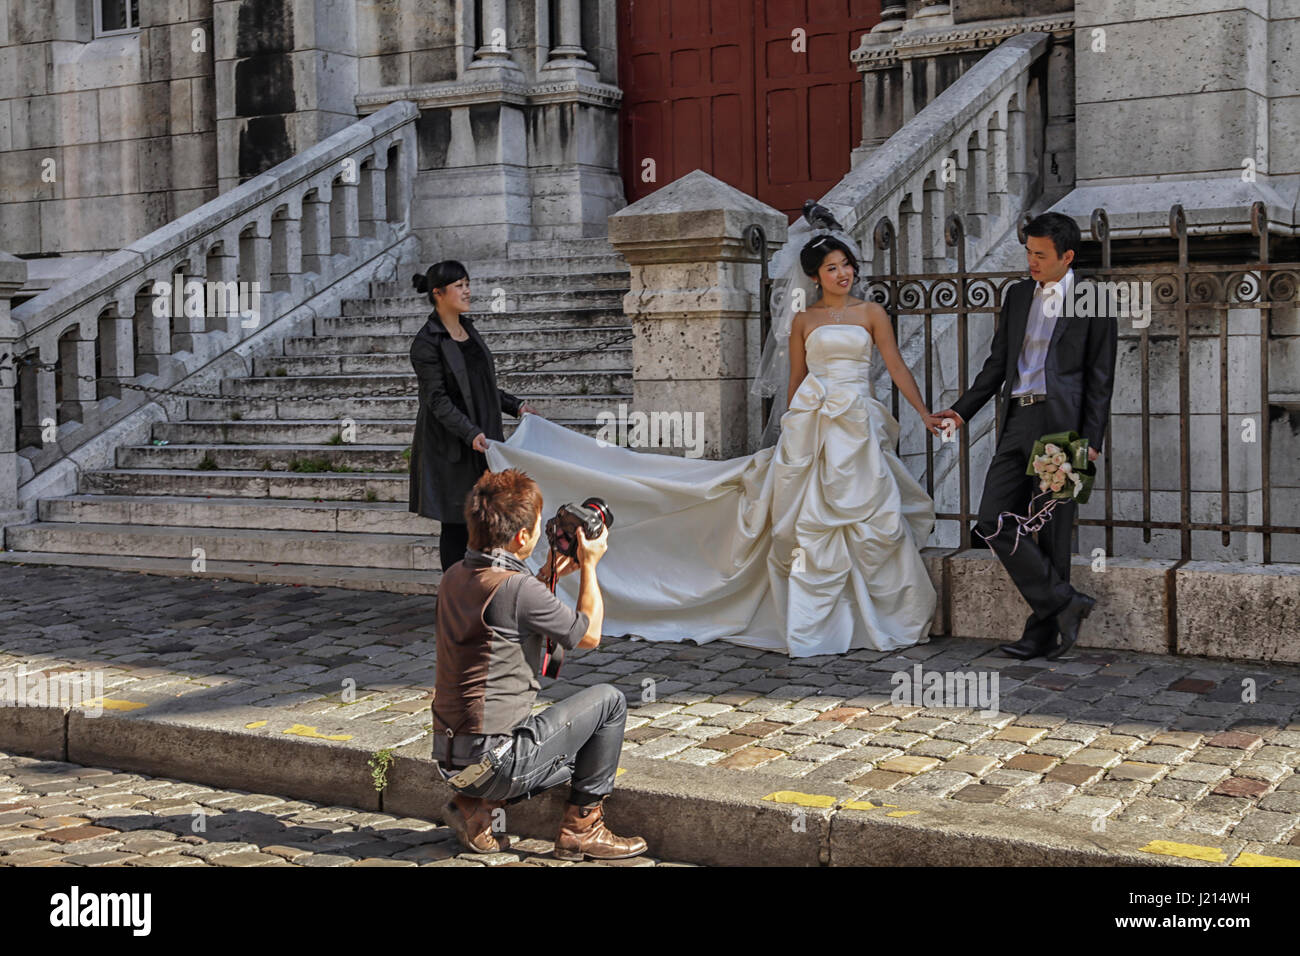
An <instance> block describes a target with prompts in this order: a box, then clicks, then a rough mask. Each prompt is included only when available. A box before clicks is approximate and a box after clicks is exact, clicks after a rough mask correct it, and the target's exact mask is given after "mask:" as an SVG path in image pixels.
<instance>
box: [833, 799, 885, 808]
mask: <svg viewBox="0 0 1300 956" xmlns="http://www.w3.org/2000/svg"><path fill="white" fill-rule="evenodd" d="M840 809H841V810H879V809H880V807H878V806H876V805H875V804H874V803H872V802H871V801H870V800H849V801H847V802H846V803H845V804H844V806H842V807H840Z"/></svg>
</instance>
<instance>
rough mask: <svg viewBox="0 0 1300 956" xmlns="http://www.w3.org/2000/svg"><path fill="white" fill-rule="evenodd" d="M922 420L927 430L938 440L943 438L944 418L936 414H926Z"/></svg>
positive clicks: (923, 414) (922, 416)
mask: <svg viewBox="0 0 1300 956" xmlns="http://www.w3.org/2000/svg"><path fill="white" fill-rule="evenodd" d="M921 420H922V421H924V422H925V430H926V431H928V432H929V433H930V434H931V435H934V436H935V437H936V438H942V437H943V420H944V419H943V416H942V415H940V414H937V413H936V412H929V411H927V412H924V413H922V415H921Z"/></svg>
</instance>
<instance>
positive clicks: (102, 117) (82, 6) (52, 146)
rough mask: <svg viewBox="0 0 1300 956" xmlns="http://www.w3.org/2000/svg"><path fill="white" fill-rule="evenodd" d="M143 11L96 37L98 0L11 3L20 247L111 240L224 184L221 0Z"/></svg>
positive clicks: (13, 228)
mask: <svg viewBox="0 0 1300 956" xmlns="http://www.w3.org/2000/svg"><path fill="white" fill-rule="evenodd" d="M140 16H141V20H142V24H141V28H140V29H139V30H138V31H136V32H133V33H126V34H117V35H109V36H102V37H95V35H94V21H93V6H92V3H91V0H8V3H7V4H0V97H3V99H0V152H4V153H5V154H6V155H5V157H4V162H3V163H0V235H3V236H4V237H5V239H4V241H5V247H6V248H7V249H9V250H10V251H12V252H15V253H19V254H25V255H34V254H52V253H58V254H63V255H69V254H77V253H107V252H110V251H113V250H116V249H119V248H121V247H122V246H125V245H127V244H128V243H130V242H132V241H133V240H135V239H137V238H139V237H140V236H142V235H144V234H146V233H148V232H151V231H152V230H154V229H156V228H158V227H159V226H162V225H164V224H166V223H167V222H170V221H171V220H172V219H175V218H177V217H179V216H182V215H184V214H185V213H187V212H189V211H190V210H192V209H195V208H197V207H198V206H201V205H202V204H203V203H205V202H207V201H208V200H210V199H212V198H213V197H214V196H215V195H216V194H217V164H216V148H215V147H216V135H215V131H216V123H215V117H214V112H213V108H214V105H215V94H214V87H213V69H212V53H211V50H212V40H213V37H212V2H211V0H168V2H154V3H150V2H146V3H142V4H140ZM195 47H199V48H200V49H199V50H196V49H195Z"/></svg>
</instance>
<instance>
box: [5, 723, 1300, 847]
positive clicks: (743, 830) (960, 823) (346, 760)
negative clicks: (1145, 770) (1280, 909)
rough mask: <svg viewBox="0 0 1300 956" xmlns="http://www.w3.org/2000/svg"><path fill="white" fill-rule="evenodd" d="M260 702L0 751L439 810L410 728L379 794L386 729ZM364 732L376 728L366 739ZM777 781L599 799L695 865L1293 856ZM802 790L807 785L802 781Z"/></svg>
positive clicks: (641, 765)
mask: <svg viewBox="0 0 1300 956" xmlns="http://www.w3.org/2000/svg"><path fill="white" fill-rule="evenodd" d="M265 715H266V711H265V709H259V708H254V707H244V708H233V709H226V710H223V712H222V714H221V715H220V716H219V717H210V716H208V717H205V718H204V721H203V722H202V723H199V722H197V721H195V720H194V719H193V718H191V717H185V716H181V715H175V716H171V715H166V714H158V713H157V712H155V713H153V714H151V715H150V716H149V717H148V718H144V717H133V716H130V715H129V714H118V713H113V712H108V713H104V714H103V715H101V716H99V717H87V716H85V715H83V714H81V713H80V712H77V711H75V710H73V711H66V710H63V709H61V708H57V707H45V708H40V707H35V708H27V707H0V749H4V750H7V751H11V752H16V753H20V754H25V755H31V756H36V757H40V758H43V759H52V760H66V761H69V762H73V763H79V764H85V765H92V766H104V767H108V768H111V769H115V770H122V771H130V772H136V773H146V774H151V775H157V776H164V777H171V778H176V779H182V780H186V781H192V782H195V783H203V784H208V785H211V786H218V787H225V788H231V789H239V790H246V791H250V792H254V793H273V794H278V795H282V796H287V797H291V798H295V799H306V800H314V801H320V802H325V803H329V804H332V805H340V806H351V807H356V808H358V809H361V810H370V811H376V810H382V811H383V812H386V813H392V814H396V815H400V816H413V817H419V818H424V819H441V808H442V807H443V806H444V805H445V803H446V801H447V800H448V799H449V798H450V796H451V791H450V788H448V787H447V785H446V784H445V783H444V782H443V781H442V780H441V779H440V778H438V776H437V774H436V772H435V770H434V766H433V763H432V761H431V760H430V759H429V758H428V757H427V756H425V755H426V754H427V753H428V747H429V742H428V739H427V736H426V735H425V734H424V733H423V732H420V733H418V734H417V735H416V737H415V738H414V739H412V740H410V741H408V742H407V743H405V744H402V745H399V746H396V747H394V746H393V745H392V743H391V741H389V742H388V744H387V749H389V750H390V751H391V752H392V755H393V760H392V762H391V763H390V764H389V766H388V769H387V782H386V786H385V789H384V791H383V793H382V795H381V794H380V793H378V792H377V791H376V790H375V789H374V787H373V784H372V780H371V771H370V768H369V766H368V762H369V760H370V758H371V756H372V754H373V753H374V752H375V751H376V750H379V749H381V746H382V745H383V744H384V741H382V740H380V739H378V736H377V735H376V734H374V733H373V732H371V733H367V732H366V729H365V728H363V727H357V728H356V730H357V733H354V734H353V735H352V739H351V740H347V741H335V740H329V739H314V738H313V737H312V736H310V735H308V736H297V735H286V734H283V733H281V734H273V733H257V732H255V730H250V729H248V725H250V724H251V725H257V724H258V723H259V721H261V722H262V723H264V722H265ZM368 737H375V739H373V740H370V739H367V738H368ZM800 785H801V781H799V780H798V779H792V778H788V777H780V776H775V775H770V774H763V773H761V772H758V771H750V772H741V771H736V770H727V769H722V768H708V767H695V766H691V765H688V764H681V763H675V762H673V761H664V760H652V759H647V758H638V757H635V756H629V757H627V758H625V759H624V761H623V766H622V767H621V769H620V773H619V779H618V789H617V790H616V792H615V795H614V797H613V798H612V799H611V801H610V803H609V807H608V810H609V819H610V824H611V826H612V828H613V829H615V831H616V832H620V833H628V834H631V833H635V834H638V835H641V836H643V837H645V839H646V840H647V842H648V843H649V844H650V847H651V852H652V853H653V854H654V855H655V856H657V857H662V858H664V859H673V860H679V861H682V862H687V863H699V864H704V865H709V866H823V865H830V866H1066V865H1068V866H1132V865H1147V866H1159V865H1193V866H1196V865H1214V864H1228V863H1230V864H1232V865H1252V864H1253V865H1267V864H1268V861H1269V860H1273V861H1277V860H1279V857H1281V858H1285V859H1287V860H1289V861H1295V862H1296V863H1300V848H1295V847H1281V846H1272V845H1267V846H1266V845H1260V844H1249V843H1246V842H1245V841H1243V840H1238V839H1231V838H1220V837H1212V836H1208V835H1201V836H1197V837H1195V839H1196V840H1197V841H1198V842H1197V843H1196V844H1194V845H1193V844H1188V843H1187V842H1186V841H1187V839H1188V835H1187V834H1185V833H1183V832H1180V831H1172V830H1168V829H1164V828H1161V827H1154V826H1139V825H1130V824H1123V823H1118V822H1110V821H1108V822H1107V824H1106V827H1105V830H1104V831H1103V832H1100V833H1098V832H1094V831H1093V830H1092V828H1091V821H1090V820H1089V819H1087V818H1082V817H1081V818H1080V820H1079V822H1078V823H1075V822H1073V821H1070V820H1063V819H1061V818H1060V817H1059V815H1050V816H1049V815H1047V814H1042V815H1036V814H1034V812H1033V811H1023V810H1013V809H1009V808H1006V807H996V806H984V805H978V804H965V803H961V802H959V801H953V800H944V799H941V798H937V797H925V796H919V795H912V794H896V793H888V792H882V791H874V790H873V791H867V792H866V793H865V794H864V793H863V792H862V791H861V790H860V789H855V788H851V787H848V786H845V785H836V786H823V785H818V786H816V787H815V789H816V791H817V792H816V793H804V792H801V791H798V790H794V789H791V788H795V787H799V786H800ZM802 785H803V786H810V785H809V784H808V783H806V782H803V783H802ZM564 794H565V788H564V787H557V788H554V789H552V790H550V791H548V792H547V793H545V794H543V795H541V796H539V797H537V798H534V799H532V800H528V801H523V802H521V803H518V804H515V805H513V806H511V807H508V808H507V810H506V813H507V815H508V828H509V832H510V833H512V834H517V835H519V836H523V837H536V838H544V839H551V838H554V836H555V832H554V831H555V828H556V824H557V821H558V820H559V817H560V814H561V803H562V800H563V798H564Z"/></svg>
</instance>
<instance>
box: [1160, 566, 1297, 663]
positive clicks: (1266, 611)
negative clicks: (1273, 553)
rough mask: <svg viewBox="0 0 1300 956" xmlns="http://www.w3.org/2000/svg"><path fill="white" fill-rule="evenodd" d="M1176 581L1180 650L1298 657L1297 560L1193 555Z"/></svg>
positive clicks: (1216, 654) (1257, 658) (1210, 654)
mask: <svg viewBox="0 0 1300 956" xmlns="http://www.w3.org/2000/svg"><path fill="white" fill-rule="evenodd" d="M1176 582H1177V590H1178V631H1177V641H1178V643H1177V647H1178V650H1179V652H1181V653H1183V654H1201V655H1204V656H1206V657H1228V658H1244V659H1247V660H1255V661H1286V662H1290V663H1300V565H1295V564H1272V565H1250V564H1223V563H1215V562H1208V561H1192V562H1189V563H1187V564H1185V565H1183V567H1181V568H1179V569H1178V571H1177V573H1176Z"/></svg>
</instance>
